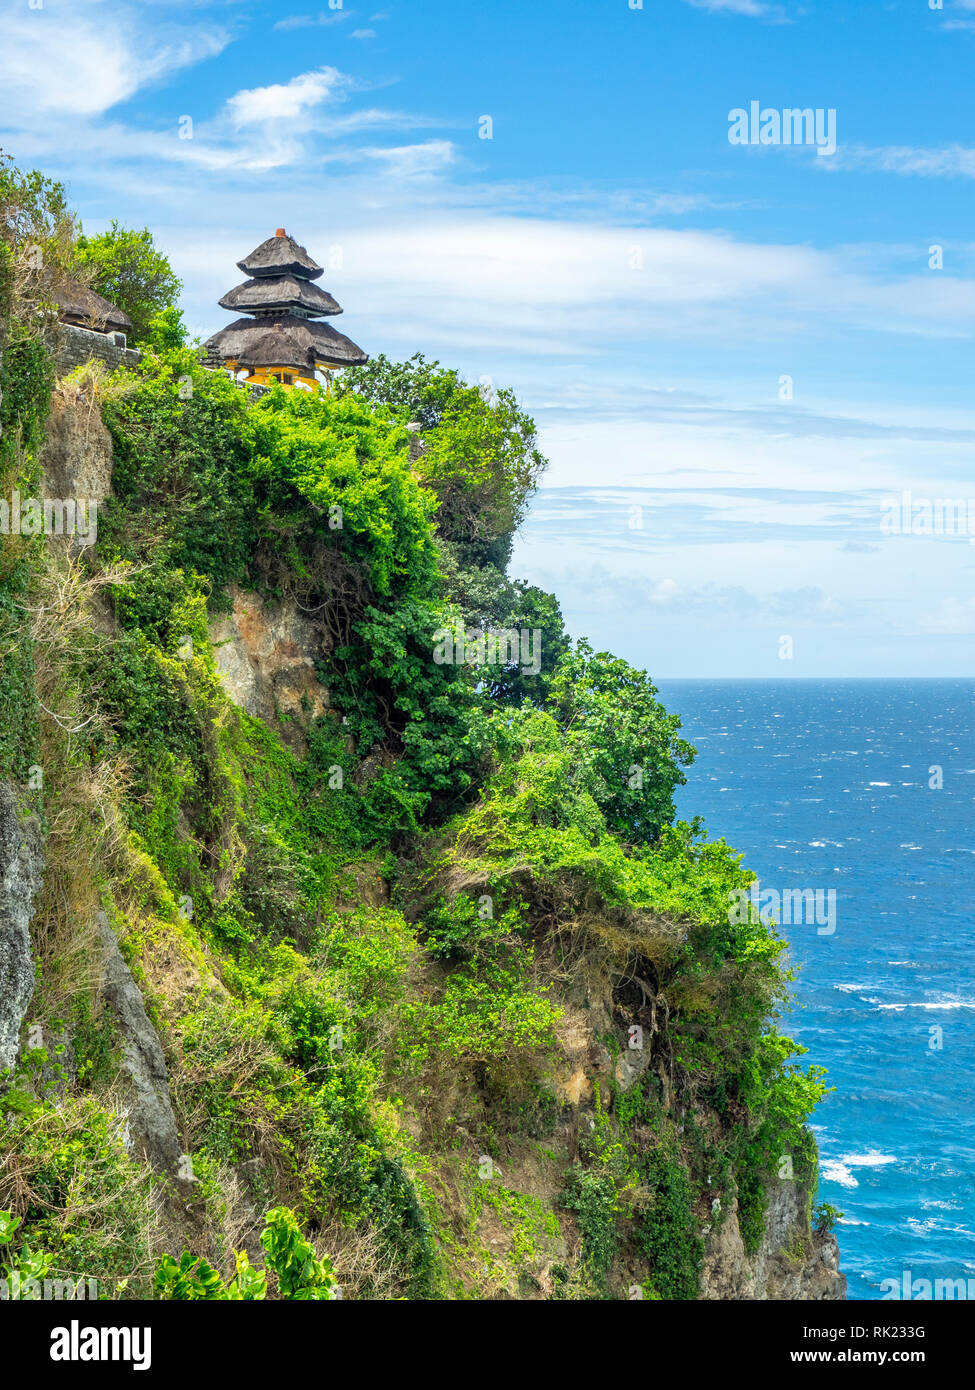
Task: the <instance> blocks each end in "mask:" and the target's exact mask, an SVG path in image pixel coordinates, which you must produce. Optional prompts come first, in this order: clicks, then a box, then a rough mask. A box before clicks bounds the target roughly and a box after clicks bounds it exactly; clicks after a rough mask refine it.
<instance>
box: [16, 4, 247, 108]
mask: <svg viewBox="0 0 975 1390" xmlns="http://www.w3.org/2000/svg"><path fill="white" fill-rule="evenodd" d="M230 38H231V35H230V31H229V30H228V29H227V28H226V27H222V26H217V25H213V24H211V23H209V22H207V21H201V20H199V19H198V20H196V21H195V22H194V23H193V24H192V26H182V25H179V24H174V23H173V22H172V21H170V20H168V19H163V20H160V21H159V22H158V23H156V22H153V24H152V25H146V24H144V23H143V22H142V20H141V16H140V15H139V14H138V13H137V12H136V11H135V10H134V9H133V8H132V7H131V6H126V5H117V4H112V3H107V0H104V2H103V0H47V3H46V4H45V6H44V8H43V9H37V10H30V9H27V7H26V6H24V7H22V8H20V9H18V10H17V11H14V12H13V13H9V12H8V13H7V14H6V15H5V17H4V20H3V37H2V42H0V88H2V90H3V95H4V107H5V114H7V115H9V114H10V112H11V111H16V110H18V109H22V110H23V111H25V112H30V113H31V115H32V117H36V116H38V115H40V116H41V117H43V116H46V115H57V116H60V117H64V116H70V115H77V116H94V115H100V114H102V113H103V112H106V111H109V110H111V108H112V107H114V106H118V105H119V104H120V103H121V102H124V101H127V100H128V99H129V98H131V97H132V96H134V95H135V94H136V92H138V91H139V90H140V89H142V88H144V87H146V86H148V85H149V84H151V83H154V82H156V81H158V80H160V79H161V78H164V77H166V76H168V75H169V74H171V73H174V72H176V71H178V70H179V69H181V68H186V67H189V66H191V65H192V64H194V63H198V62H200V61H201V60H203V59H205V58H210V57H213V56H215V55H216V54H218V53H220V52H221V51H222V49H224V48H225V47H226V45H227V44H228V43H229V42H230Z"/></svg>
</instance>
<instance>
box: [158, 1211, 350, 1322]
mask: <svg viewBox="0 0 975 1390" xmlns="http://www.w3.org/2000/svg"><path fill="white" fill-rule="evenodd" d="M265 1221H266V1225H265V1227H264V1230H263V1231H262V1232H261V1245H262V1246H263V1247H264V1252H265V1268H264V1269H263V1270H256V1269H254V1268H253V1266H252V1265H251V1262H250V1260H249V1258H248V1256H247V1252H246V1251H243V1250H240V1251H238V1252H237V1253H236V1256H235V1262H236V1271H235V1274H234V1277H233V1278H232V1279H231V1280H230V1282H229V1283H225V1282H224V1280H223V1279H222V1278H221V1277H220V1274H219V1272H218V1271H217V1270H216V1269H214V1267H213V1265H211V1264H210V1263H209V1261H208V1260H205V1259H203V1258H202V1257H199V1256H193V1255H191V1254H190V1253H189V1251H184V1252H183V1254H182V1255H181V1256H180V1258H179V1260H176V1259H174V1258H173V1256H172V1255H164V1256H163V1257H162V1259H161V1260H160V1261H159V1267H158V1269H157V1270H156V1275H155V1278H154V1279H153V1289H154V1290H155V1294H156V1297H157V1298H160V1299H178V1300H182V1301H184V1302H200V1301H208V1302H209V1301H215V1300H221V1301H227V1300H231V1301H247V1302H257V1301H260V1300H263V1299H265V1298H266V1297H267V1280H268V1274H269V1273H270V1274H271V1275H272V1276H273V1278H274V1285H273V1289H274V1292H276V1293H277V1294H278V1296H279V1297H280V1298H286V1299H295V1300H302V1301H306V1302H307V1301H309V1300H313V1299H315V1300H322V1299H333V1298H335V1297H337V1296H338V1288H337V1285H336V1281H335V1274H334V1271H333V1269H332V1264H331V1261H330V1260H329V1259H328V1258H327V1257H323V1258H321V1259H319V1257H318V1256H317V1255H316V1254H315V1249H314V1246H312V1245H310V1244H309V1243H308V1241H307V1240H306V1239H305V1237H304V1236H303V1235H302V1234H301V1228H300V1226H299V1225H298V1218H297V1217H296V1216H295V1214H294V1212H293V1211H290V1210H289V1209H288V1208H287V1207H274V1208H273V1209H272V1210H271V1211H269V1212H268V1213H267V1216H266V1217H265Z"/></svg>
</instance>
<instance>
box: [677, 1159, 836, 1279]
mask: <svg viewBox="0 0 975 1390" xmlns="http://www.w3.org/2000/svg"><path fill="white" fill-rule="evenodd" d="M808 1210H809V1188H808V1186H807V1185H806V1184H805V1183H802V1182H799V1181H791V1182H789V1181H776V1182H775V1183H773V1185H772V1187H771V1189H770V1191H769V1200H768V1209H767V1212H766V1216H765V1234H764V1236H763V1237H762V1243H761V1246H760V1247H759V1249H758V1250H757V1252H756V1253H755V1254H754V1255H747V1254H746V1253H745V1246H744V1242H743V1241H742V1238H741V1231H740V1230H739V1227H738V1203H737V1200H736V1199H732V1202H731V1206H730V1207H729V1209H728V1211H727V1212H726V1213H725V1216H724V1219H723V1220H722V1221H720V1222H716V1224H715V1226H714V1227H713V1229H712V1230H711V1232H710V1233H709V1235H708V1238H707V1242H706V1246H705V1258H704V1269H703V1273H702V1278H701V1297H702V1298H710V1299H724V1300H728V1299H731V1300H735V1299H804V1300H817V1299H826V1300H840V1299H845V1298H846V1276H845V1275H844V1274H842V1273H841V1272H840V1268H839V1247H838V1246H837V1243H836V1237H835V1236H832V1235H820V1234H817V1233H816V1232H811V1231H810V1229H809V1216H808Z"/></svg>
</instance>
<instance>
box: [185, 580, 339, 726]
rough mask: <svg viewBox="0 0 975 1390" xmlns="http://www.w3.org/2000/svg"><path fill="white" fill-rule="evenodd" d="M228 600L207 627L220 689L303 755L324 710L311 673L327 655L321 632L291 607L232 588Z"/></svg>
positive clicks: (322, 692)
mask: <svg viewBox="0 0 975 1390" xmlns="http://www.w3.org/2000/svg"><path fill="white" fill-rule="evenodd" d="M230 598H231V601H232V603H233V609H232V611H231V612H230V613H229V614H227V615H226V617H221V618H217V619H215V620H214V621H213V622H212V623H211V626H210V637H211V640H212V642H213V654H214V660H215V661H216V666H217V670H218V672H219V673H220V677H221V679H222V681H223V684H224V687H225V689H226V691H227V693H228V695H229V696H230V698H231V699H232V700H233V701H234V703H235V704H237V705H240V706H241V707H242V708H243V709H245V710H246V711H247V713H248V714H250V715H253V716H254V717H255V718H257V719H263V720H264V722H265V723H266V724H268V725H270V727H271V728H272V729H276V730H277V731H278V732H279V733H280V734H281V736H282V738H283V739H284V740H285V742H286V743H288V744H289V745H290V746H291V747H292V748H293V749H295V751H296V752H304V751H305V748H306V747H307V738H306V735H307V732H308V730H309V728H310V727H311V724H312V721H313V720H314V719H316V718H317V717H318V716H319V715H321V714H324V713H325V711H326V710H327V709H328V708H329V697H328V691H327V690H326V689H325V687H324V686H323V685H321V684H320V683H319V680H318V677H317V676H316V674H315V660H316V658H320V657H321V656H323V655H324V654H325V653H326V651H327V646H326V638H325V632H324V628H323V626H322V625H321V624H320V623H319V622H317V621H316V620H315V618H314V617H312V616H309V615H306V614H304V613H302V612H300V610H299V609H298V608H297V607H296V606H295V604H294V603H287V602H282V603H275V602H268V601H266V600H265V599H263V598H262V597H261V595H260V594H256V593H251V592H246V591H244V590H242V589H238V588H237V587H236V586H235V587H233V588H231V590H230Z"/></svg>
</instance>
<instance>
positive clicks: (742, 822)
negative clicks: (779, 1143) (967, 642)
mask: <svg viewBox="0 0 975 1390" xmlns="http://www.w3.org/2000/svg"><path fill="white" fill-rule="evenodd" d="M657 684H658V687H659V690H660V695H661V699H662V700H663V703H664V704H665V705H666V707H667V709H668V710H670V711H672V712H675V713H678V714H680V715H681V717H682V719H683V723H684V730H683V732H684V736H685V737H686V738H688V739H689V740H690V742H691V743H693V744H695V745H696V747H697V749H698V757H697V759H696V761H695V762H694V764H692V766H691V767H690V768H689V769H688V770H687V777H688V782H687V786H686V787H683V788H681V789H680V791H679V793H678V811H679V814H680V815H681V816H682V817H684V818H688V819H689V818H690V817H691V816H692V815H703V816H704V817H705V819H706V822H707V828H708V831H709V833H710V834H711V835H712V836H715V837H717V836H723V837H724V838H725V839H726V840H727V841H728V842H729V843H730V844H732V845H734V846H735V847H736V848H737V849H740V850H743V851H744V852H745V863H746V864H747V865H748V866H749V867H751V868H752V869H753V870H754V871H755V872H756V873H757V874H758V876H759V879H760V882H761V885H762V887H763V888H776V889H778V890H779V891H780V892H781V891H782V890H784V889H787V888H812V889H814V890H815V889H820V890H824V891H825V892H828V890H830V889H835V890H836V920H835V931H833V932H832V933H831V934H830V932H829V930H828V928H827V929H826V930H820V929H818V928H817V926H816V925H815V923H813V924H811V925H806V924H805V923H804V922H803V923H800V924H798V925H790V926H783V927H782V928H781V932H782V935H783V936H785V937H786V938H787V939H788V941H789V943H790V954H791V959H792V961H793V963H794V964H796V965H798V966H800V967H801V969H800V973H799V976H798V979H797V981H796V983H795V985H794V989H795V992H796V996H797V1002H796V1006H795V1007H794V1008H793V1009H791V1010H790V1011H789V1012H788V1013H787V1014H786V1016H785V1018H784V1020H783V1023H782V1025H781V1026H782V1029H783V1031H784V1032H787V1033H788V1034H789V1035H790V1036H791V1037H794V1038H795V1039H796V1040H797V1041H799V1042H801V1043H802V1044H803V1045H804V1046H805V1047H807V1048H808V1049H809V1052H808V1055H807V1056H806V1057H804V1058H803V1059H802V1060H803V1062H811V1061H812V1062H817V1063H820V1064H822V1065H823V1066H825V1067H827V1068H828V1070H829V1077H828V1080H829V1084H830V1085H832V1086H834V1087H835V1088H836V1089H835V1091H834V1092H833V1093H832V1094H831V1095H829V1096H828V1097H827V1098H826V1099H825V1100H824V1102H823V1103H822V1104H821V1105H820V1106H819V1108H818V1110H817V1112H816V1114H815V1115H814V1117H813V1128H814V1129H815V1132H816V1138H817V1140H818V1143H819V1149H820V1155H821V1171H820V1190H819V1200H821V1201H828V1202H831V1203H832V1204H833V1205H834V1206H835V1207H839V1208H840V1209H841V1210H842V1211H843V1213H844V1216H843V1219H842V1221H841V1223H840V1224H839V1226H838V1227H837V1235H838V1238H839V1243H840V1255H841V1268H842V1269H843V1270H844V1271H845V1273H846V1275H847V1277H848V1281H849V1297H850V1298H851V1299H876V1298H882V1297H883V1296H884V1294H885V1292H887V1291H888V1290H887V1289H885V1288H884V1287H883V1281H884V1280H887V1279H893V1280H896V1281H897V1284H898V1287H899V1288H903V1287H904V1278H905V1273H906V1272H907V1280H908V1283H907V1287H910V1286H911V1281H913V1280H925V1279H926V1280H930V1281H931V1284H932V1286H933V1285H934V1282H935V1280H938V1279H941V1280H944V1279H959V1278H962V1279H975V1113H973V1112H975V1106H973V1095H975V815H973V811H975V718H973V712H975V681H973V680H967V679H946V680H938V679H927V680H924V679H919V680H903V679H891V680H781V681H772V680H765V681H761V680H759V681H750V680H727V681H717V680H661V681H658V682H657ZM938 769H940V776H939V772H938ZM939 781H940V783H941V785H939ZM971 1287H972V1288H973V1289H975V1284H973V1285H972V1286H971ZM914 1288H915V1293H914V1296H915V1297H916V1296H917V1294H918V1293H919V1292H922V1291H923V1288H924V1285H923V1284H920V1283H919V1284H916V1285H915V1286H914ZM888 1289H889V1286H888ZM901 1296H903V1295H901Z"/></svg>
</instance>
